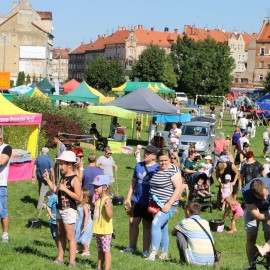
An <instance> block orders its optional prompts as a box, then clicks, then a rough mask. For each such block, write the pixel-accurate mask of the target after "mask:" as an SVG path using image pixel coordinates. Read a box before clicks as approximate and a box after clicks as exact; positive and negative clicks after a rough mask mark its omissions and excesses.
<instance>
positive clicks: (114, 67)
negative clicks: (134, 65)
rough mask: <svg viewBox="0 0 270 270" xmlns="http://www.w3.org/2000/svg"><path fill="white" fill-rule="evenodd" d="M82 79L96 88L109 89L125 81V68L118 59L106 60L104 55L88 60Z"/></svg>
mask: <svg viewBox="0 0 270 270" xmlns="http://www.w3.org/2000/svg"><path fill="white" fill-rule="evenodd" d="M83 78H84V80H85V81H86V82H87V83H88V84H89V85H91V86H93V87H94V88H97V89H104V90H105V91H106V92H108V91H110V90H111V88H112V87H116V86H119V85H121V84H123V83H124V82H125V70H124V68H123V66H122V64H121V62H120V61H119V60H118V59H114V60H106V59H105V58H104V56H102V55H101V56H99V57H98V58H97V59H95V60H93V61H91V62H89V64H88V68H87V70H86V72H85V73H84V76H83Z"/></svg>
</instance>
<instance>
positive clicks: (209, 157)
mask: <svg viewBox="0 0 270 270" xmlns="http://www.w3.org/2000/svg"><path fill="white" fill-rule="evenodd" d="M204 159H210V160H212V157H211V156H209V155H208V156H206V157H205V158H204Z"/></svg>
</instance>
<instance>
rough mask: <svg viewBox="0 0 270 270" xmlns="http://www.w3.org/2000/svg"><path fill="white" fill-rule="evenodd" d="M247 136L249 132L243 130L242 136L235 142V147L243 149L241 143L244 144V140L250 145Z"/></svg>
mask: <svg viewBox="0 0 270 270" xmlns="http://www.w3.org/2000/svg"><path fill="white" fill-rule="evenodd" d="M249 136H250V133H249V132H245V133H244V134H243V136H242V137H241V138H240V139H239V141H238V143H237V148H238V150H239V151H242V150H243V145H244V143H245V142H246V143H248V145H250V141H249Z"/></svg>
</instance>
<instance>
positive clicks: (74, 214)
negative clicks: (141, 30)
mask: <svg viewBox="0 0 270 270" xmlns="http://www.w3.org/2000/svg"><path fill="white" fill-rule="evenodd" d="M211 113H212V114H213V115H214V114H215V108H214V106H212V108H211ZM229 113H230V115H231V120H232V125H233V126H235V131H234V132H233V134H232V135H231V136H230V135H227V136H225V134H224V133H223V132H219V133H218V134H217V136H216V137H215V139H214V152H213V157H212V156H211V155H207V156H205V157H203V156H202V155H201V154H200V153H198V152H197V151H196V145H195V144H193V143H191V144H190V145H189V148H188V149H186V150H185V151H183V152H180V150H179V146H178V142H179V138H180V137H181V129H178V128H177V125H176V123H174V124H173V125H172V129H171V130H170V132H169V137H170V142H171V144H170V147H169V148H168V149H160V150H159V149H158V148H156V147H155V146H153V145H151V144H149V145H148V146H147V147H146V148H145V149H143V147H142V145H137V148H136V150H135V152H134V156H135V158H134V164H136V165H135V168H134V172H133V176H132V179H131V181H130V185H129V189H128V193H127V194H126V197H125V200H124V207H125V210H126V213H127V214H128V215H129V239H128V243H126V244H127V247H126V248H124V249H123V250H121V251H122V252H138V250H141V254H142V256H143V257H144V258H145V259H146V260H149V261H155V260H156V259H157V258H159V259H160V260H167V259H168V258H169V241H170V238H171V237H175V239H176V246H177V248H178V250H179V259H180V261H181V262H185V263H191V264H196V265H213V264H214V262H215V254H214V249H213V245H212V242H214V239H213V236H212V233H211V231H210V228H209V223H208V221H206V220H205V219H203V218H202V217H201V216H200V211H201V206H202V205H201V202H202V201H203V199H204V198H206V197H211V196H213V194H212V192H211V185H212V184H213V182H214V178H216V179H217V183H218V185H219V188H218V192H217V208H218V209H219V210H220V211H221V219H222V220H225V219H227V218H228V216H231V228H230V229H229V230H228V231H227V232H228V233H229V234H235V233H237V222H238V220H239V219H240V218H243V219H244V227H245V231H246V235H247V238H246V252H247V258H248V261H249V264H251V261H252V258H253V257H254V255H255V253H256V252H259V254H261V255H262V256H264V255H265V254H266V253H267V252H269V250H270V233H269V231H268V229H269V225H270V217H269V214H268V209H269V206H270V196H269V192H270V180H269V178H268V177H269V176H270V175H269V171H270V159H269V158H268V154H269V152H270V145H269V141H270V139H269V134H270V129H266V131H265V132H264V133H263V136H262V141H263V145H264V149H263V151H262V154H263V156H264V158H265V164H261V163H260V162H258V161H257V160H256V158H255V156H254V152H253V151H252V149H251V148H252V146H251V143H250V130H249V121H248V120H247V119H246V115H245V114H244V113H243V112H242V111H241V108H240V109H239V110H237V109H236V110H235V106H234V105H232V107H231V108H230V111H229ZM212 117H213V116H212ZM218 118H219V121H218V127H219V128H223V113H219V117H218ZM157 125H158V124H157V123H156V119H155V117H153V119H152V122H151V125H150V127H149V133H150V135H151V136H150V137H151V138H152V137H153V136H154V130H155V128H156V126H157ZM92 129H93V132H94V129H95V126H92ZM136 131H137V138H138V139H139V138H140V136H141V134H140V131H141V122H140V120H139V119H138V120H137V123H136ZM93 134H94V133H93ZM149 142H150V141H149ZM55 143H56V144H57V156H56V159H55V163H54V162H53V160H52V159H51V158H50V157H49V149H48V148H46V147H44V148H42V154H41V155H40V156H39V157H38V158H37V159H36V161H35V164H34V169H33V173H32V176H33V177H32V183H33V184H35V183H36V182H37V183H38V195H39V199H38V203H37V209H38V210H41V209H42V208H43V207H45V208H46V209H47V212H48V216H49V224H50V229H51V234H52V238H53V239H54V241H55V242H56V245H57V248H58V254H57V257H56V259H55V260H54V263H55V264H63V263H64V254H65V250H66V245H67V242H68V245H69V266H70V267H75V266H76V253H78V254H80V256H90V252H89V246H90V244H91V240H92V236H93V235H95V238H96V241H97V247H98V260H97V268H96V269H105V270H108V269H111V263H112V256H111V252H110V245H111V239H112V233H113V206H112V202H111V196H110V194H111V192H110V186H111V184H112V183H113V182H114V181H115V174H116V172H117V170H118V166H117V164H116V163H115V161H114V159H113V157H112V151H111V149H110V148H108V147H107V148H105V150H104V155H102V156H100V157H97V155H96V154H94V153H90V154H89V155H88V165H87V166H86V167H84V166H83V164H84V163H83V162H84V160H83V158H84V153H83V151H82V149H77V148H74V149H72V150H73V151H69V150H68V151H67V150H66V148H65V145H64V144H63V143H62V142H61V140H60V138H59V137H58V136H56V137H55ZM10 156H11V147H10V146H9V145H7V144H4V143H3V140H2V131H1V129H0V169H1V170H0V176H1V177H0V206H1V209H3V210H2V211H0V218H1V223H2V229H3V233H2V242H3V243H8V242H9V236H8V224H9V219H8V212H7V174H8V167H9V159H10ZM141 157H142V158H141ZM240 190H242V193H243V201H244V204H245V209H243V207H242V206H243V204H241V203H240V202H239V199H238V192H239V191H240ZM184 196H186V198H187V203H186V205H185V208H184V213H185V218H184V219H183V220H181V221H179V224H175V227H174V229H173V230H172V231H171V232H169V229H168V223H169V222H170V219H171V217H172V216H173V215H174V214H175V212H176V210H177V208H178V206H179V204H180V203H179V202H180V201H181V200H182V199H183V197H184ZM44 198H47V201H46V203H45V204H44ZM198 198H199V200H198ZM260 222H261V223H262V224H263V230H264V236H265V240H266V243H265V245H264V246H259V245H256V239H257V234H258V228H259V223H260ZM140 223H142V227H143V242H142V247H141V248H138V237H139V226H140ZM170 235H171V236H170ZM77 256H78V255H77Z"/></svg>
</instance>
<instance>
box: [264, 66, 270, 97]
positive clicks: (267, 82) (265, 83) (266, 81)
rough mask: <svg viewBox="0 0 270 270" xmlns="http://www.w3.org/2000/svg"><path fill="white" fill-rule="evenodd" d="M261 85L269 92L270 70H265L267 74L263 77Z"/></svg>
mask: <svg viewBox="0 0 270 270" xmlns="http://www.w3.org/2000/svg"><path fill="white" fill-rule="evenodd" d="M263 86H264V87H265V90H266V91H267V93H269V92H270V72H269V71H268V72H267V75H266V77H265V80H264V82H263Z"/></svg>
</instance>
